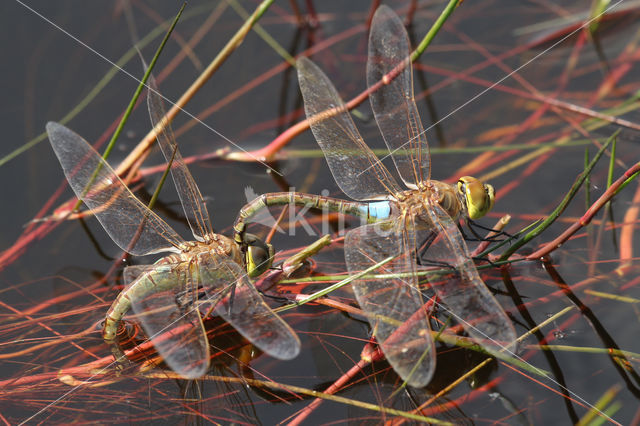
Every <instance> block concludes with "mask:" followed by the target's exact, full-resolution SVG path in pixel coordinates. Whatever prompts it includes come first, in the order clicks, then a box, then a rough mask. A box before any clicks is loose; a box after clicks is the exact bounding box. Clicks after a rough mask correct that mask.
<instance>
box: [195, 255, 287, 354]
mask: <svg viewBox="0 0 640 426" xmlns="http://www.w3.org/2000/svg"><path fill="white" fill-rule="evenodd" d="M197 265H198V267H197V269H196V273H197V281H198V282H199V284H200V285H201V286H202V287H203V288H204V289H205V292H206V294H207V298H208V300H209V301H210V302H211V304H212V305H213V306H215V312H216V314H218V315H220V316H221V317H222V318H224V319H225V321H227V322H228V323H229V324H231V325H232V326H233V327H234V328H235V329H236V330H237V331H238V332H239V333H240V334H241V335H242V336H244V337H245V338H246V339H247V340H249V341H250V342H251V343H253V344H254V345H256V346H257V347H258V348H260V350H262V351H264V352H265V353H267V354H269V355H271V356H272V357H274V358H278V359H282V360H289V359H293V358H295V357H296V356H297V355H298V353H299V352H300V340H299V339H298V336H297V335H296V334H295V332H294V331H293V330H292V329H291V327H289V325H288V324H287V323H286V322H284V320H283V319H282V318H280V317H279V316H278V315H277V314H276V313H275V312H273V311H272V310H271V308H270V307H269V306H268V305H267V304H266V303H265V301H264V300H263V299H262V296H261V295H260V293H258V291H257V290H256V288H255V287H254V285H253V284H252V283H251V281H250V280H249V278H248V277H247V274H246V272H244V271H243V270H242V268H241V267H240V265H238V264H237V263H235V262H234V261H233V260H231V259H228V258H224V257H221V256H217V255H213V254H209V253H206V254H202V255H199V256H198V260H197ZM194 280H195V279H194ZM230 290H231V291H230Z"/></svg>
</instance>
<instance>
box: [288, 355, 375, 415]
mask: <svg viewBox="0 0 640 426" xmlns="http://www.w3.org/2000/svg"><path fill="white" fill-rule="evenodd" d="M383 358H384V355H383V354H382V351H381V350H380V348H379V347H378V348H377V350H376V351H374V352H373V353H372V358H371V359H370V360H364V359H361V360H360V361H358V363H356V365H354V366H353V367H351V368H350V369H349V370H348V371H347V372H346V373H344V374H343V375H342V376H341V377H340V378H339V379H338V380H336V381H335V382H333V383H332V384H331V386H329V387H328V388H327V389H326V390H325V391H324V393H327V394H329V395H333V394H335V393H337V392H338V391H339V390H340V389H342V387H343V386H345V385H346V384H347V383H348V382H349V381H350V380H351V379H352V378H354V377H355V376H356V375H357V374H359V373H361V372H362V370H363V369H364V368H365V367H366V366H367V365H369V364H370V363H373V362H376V361H379V360H380V359H383ZM322 402H323V399H322V398H316V399H314V400H313V401H312V402H311V403H310V404H309V405H307V406H306V407H304V408H303V409H302V410H300V412H299V414H298V415H297V416H296V417H295V418H294V419H293V420H291V421H290V422H289V423H288V424H289V425H290V426H296V425H299V424H301V423H302V422H303V421H304V420H305V419H306V418H307V417H308V416H309V415H310V414H311V413H312V412H313V411H314V410H315V409H316V408H318V407H319V406H320V404H322Z"/></svg>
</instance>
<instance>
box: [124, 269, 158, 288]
mask: <svg viewBox="0 0 640 426" xmlns="http://www.w3.org/2000/svg"><path fill="white" fill-rule="evenodd" d="M154 268H156V265H129V266H127V267H125V268H124V271H122V279H123V281H124V285H125V286H128V285H129V284H131V283H132V282H134V281H135V280H137V279H138V278H139V277H140V276H142V274H144V273H146V272H150V271H152V270H153V269H154Z"/></svg>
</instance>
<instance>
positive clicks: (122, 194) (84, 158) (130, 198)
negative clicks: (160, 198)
mask: <svg viewBox="0 0 640 426" xmlns="http://www.w3.org/2000/svg"><path fill="white" fill-rule="evenodd" d="M47 134H48V135H49V141H50V142H51V146H52V147H53V150H54V152H55V153H56V156H57V157H58V160H59V161H60V164H61V165H62V170H63V171H64V174H65V175H66V176H67V180H68V181H69V185H70V186H71V188H72V189H73V191H74V192H75V193H76V195H77V196H78V198H79V199H81V200H82V201H84V203H85V204H86V205H87V206H88V207H89V209H91V211H92V213H93V214H94V215H95V216H96V217H97V218H98V220H99V221H100V223H101V224H102V227H103V228H104V229H105V231H107V234H109V236H110V237H111V239H112V240H113V241H114V242H115V243H116V244H117V245H118V246H119V247H120V248H121V249H122V250H125V251H127V252H129V253H131V254H134V255H145V254H151V253H159V252H163V251H175V250H176V248H177V247H178V246H179V245H180V244H182V243H183V240H182V238H180V236H179V235H178V234H177V233H176V232H175V231H174V230H173V229H171V227H170V226H169V225H167V223H166V222H165V221H164V220H162V219H160V217H159V216H158V215H156V214H155V213H153V212H152V211H151V210H149V209H148V208H147V206H145V205H144V204H142V203H141V202H140V200H138V199H137V198H136V197H135V196H134V195H133V194H132V193H131V191H130V190H129V188H127V186H126V185H125V184H124V182H122V180H120V178H119V177H118V175H116V173H115V172H114V171H113V169H112V168H111V166H109V164H107V163H106V162H105V161H104V160H103V159H102V157H101V156H100V154H98V153H97V152H96V150H95V149H93V147H92V146H91V145H89V143H87V141H85V140H84V139H83V138H82V137H80V136H79V135H78V134H76V133H74V132H73V131H71V130H70V129H68V128H66V127H65V126H63V125H62V124H58V123H54V122H49V123H47Z"/></svg>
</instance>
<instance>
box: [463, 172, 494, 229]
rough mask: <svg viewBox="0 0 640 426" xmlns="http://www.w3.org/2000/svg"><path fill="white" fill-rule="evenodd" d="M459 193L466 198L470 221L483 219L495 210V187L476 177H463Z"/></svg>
mask: <svg viewBox="0 0 640 426" xmlns="http://www.w3.org/2000/svg"><path fill="white" fill-rule="evenodd" d="M458 192H460V193H461V194H462V196H463V197H464V200H465V204H466V207H467V214H468V215H469V219H478V218H481V217H482V216H484V215H485V214H487V213H488V212H489V210H491V209H492V208H493V202H494V201H495V195H496V194H495V190H494V189H493V186H491V185H489V184H486V183H482V182H480V181H479V180H478V179H476V178H474V177H471V176H463V177H461V178H460V180H458Z"/></svg>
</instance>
